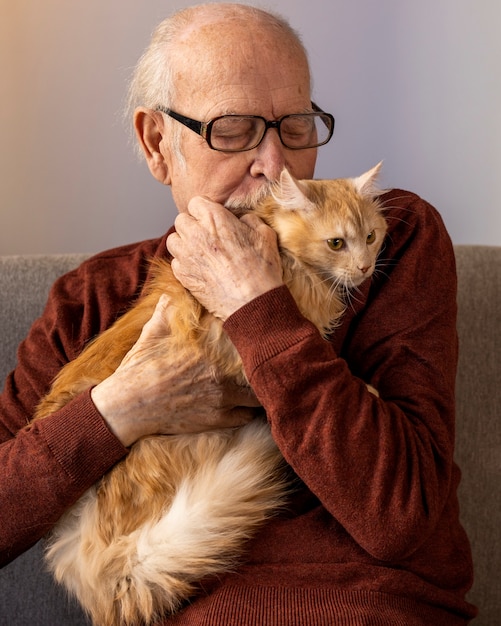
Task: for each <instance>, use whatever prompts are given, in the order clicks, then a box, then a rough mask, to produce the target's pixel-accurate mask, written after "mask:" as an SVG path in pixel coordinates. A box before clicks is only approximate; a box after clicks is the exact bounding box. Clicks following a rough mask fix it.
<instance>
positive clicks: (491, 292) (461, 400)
mask: <svg viewBox="0 0 501 626" xmlns="http://www.w3.org/2000/svg"><path fill="white" fill-rule="evenodd" d="M83 258H85V255H58V256H33V257H31V256H28V257H22V256H21V257H3V258H2V257H0V329H1V336H0V380H2V381H3V379H4V378H5V376H6V374H7V372H8V371H9V370H10V369H12V367H13V366H14V364H15V349H16V346H17V345H18V343H19V341H20V340H21V339H22V338H23V337H24V335H25V334H26V332H27V330H28V328H29V326H30V324H31V322H32V321H33V320H34V319H35V317H36V316H37V315H39V314H40V313H41V311H42V309H43V305H44V302H45V299H46V296H47V292H48V289H49V287H50V285H51V284H52V282H53V281H54V279H55V278H56V277H57V276H59V275H60V274H63V273H64V272H66V271H68V270H69V269H71V268H73V267H75V266H76V265H77V264H78V263H79V262H81V261H82V260H83ZM456 258H457V263H458V279H459V293H458V333H459V338H460V362H459V371H458V378H457V433H456V435H457V437H456V439H457V448H456V450H457V453H456V458H457V461H458V463H459V465H460V467H461V468H462V470H463V480H462V483H461V487H460V500H461V517H462V520H463V523H464V525H465V527H466V529H467V531H468V534H469V536H470V539H471V542H472V548H473V553H474V561H475V568H476V576H475V584H474V587H473V590H472V592H471V595H470V599H471V600H472V601H473V602H474V603H475V604H477V605H479V606H480V609H481V614H480V617H479V618H478V619H477V620H476V621H475V624H476V626H498V625H499V624H500V623H501V622H500V616H501V585H500V583H499V580H500V571H501V411H500V401H499V399H500V396H501V394H500V387H501V373H500V358H499V354H500V353H501V345H500V335H501V324H500V321H501V314H500V311H501V301H500V300H501V295H500V294H501V247H499V248H498V247H482V246H456ZM13 624H15V625H16V626H31V625H32V624H36V625H37V626H53V625H54V624H58V626H65V625H68V626H80V625H82V626H83V625H84V624H87V621H86V620H85V618H84V617H83V615H82V613H81V611H80V610H79V608H78V607H77V606H76V605H75V604H74V603H73V602H70V603H68V601H67V599H66V598H65V596H64V594H63V593H62V592H61V590H60V589H59V588H57V587H56V586H55V585H54V583H53V582H52V580H51V578H50V577H49V575H48V574H47V573H46V572H45V571H44V568H43V565H42V561H41V547H40V545H37V546H35V547H34V548H33V549H32V550H29V551H28V552H27V553H26V554H24V555H22V556H21V557H20V558H19V559H17V560H16V561H14V563H11V564H10V565H9V566H7V567H6V568H4V569H3V570H0V626H12V625H13Z"/></svg>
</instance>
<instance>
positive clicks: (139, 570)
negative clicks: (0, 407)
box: [35, 166, 386, 626]
mask: <svg viewBox="0 0 501 626" xmlns="http://www.w3.org/2000/svg"><path fill="white" fill-rule="evenodd" d="M378 170H379V167H378V166H377V167H376V168H374V169H373V170H371V171H370V172H369V173H368V174H366V175H364V177H359V178H358V179H353V180H349V181H345V180H335V181H301V182H297V181H294V180H293V179H292V177H290V175H289V174H288V173H287V172H286V171H284V172H283V174H282V177H281V181H280V183H278V184H277V185H276V186H275V188H274V191H273V194H272V196H270V197H269V198H267V199H265V200H264V201H263V202H261V203H259V205H258V206H257V207H255V208H254V209H253V211H254V212H255V213H256V214H257V215H258V216H260V217H261V218H262V219H263V220H264V221H266V222H267V223H268V224H269V225H270V226H272V227H273V228H275V230H276V231H277V233H278V238H279V244H280V250H281V256H282V262H283V267H284V281H285V283H286V284H287V285H288V287H289V289H290V290H291V293H292V295H293V296H294V298H295V299H296V302H297V303H298V306H299V308H300V310H301V311H302V313H303V314H304V315H305V316H306V317H308V318H309V319H310V320H311V321H312V322H313V323H314V324H315V325H316V326H317V328H318V329H319V330H320V332H322V333H323V334H324V336H327V335H328V333H330V332H331V331H332V329H333V328H334V327H335V326H336V324H337V323H338V322H339V319H340V317H341V315H342V313H343V311H344V308H345V302H344V299H343V296H342V293H343V290H344V289H345V288H349V287H351V286H357V285H358V284H360V282H361V281H362V280H364V279H365V278H367V277H368V276H370V275H371V274H372V271H373V269H374V264H375V260H376V256H377V253H378V251H379V249H380V246H381V243H382V240H383V237H384V234H385V232H386V225H385V221H384V218H383V217H382V215H381V213H380V210H379V206H378V204H377V201H376V200H375V199H374V194H375V189H374V187H373V181H374V178H375V177H376V175H377V172H378ZM368 187H369V188H370V189H369V188H368ZM368 229H370V230H368ZM371 231H376V233H377V242H376V243H374V244H371V245H370V246H369V245H367V242H366V237H367V234H368V232H371ZM335 238H342V239H345V240H346V246H345V247H346V248H348V249H347V250H340V251H333V250H332V249H331V248H330V247H329V246H328V245H327V243H326V241H327V240H330V239H335ZM350 248H351V250H350ZM338 252H339V253H338ZM353 257H356V258H355V259H354V258H353ZM357 259H358V261H357ZM360 259H363V261H361V260H360ZM368 259H370V263H371V270H370V272H369V271H368V270H366V271H365V273H363V275H362V274H361V273H360V271H358V274H357V270H356V266H357V263H358V264H359V265H360V263H361V262H363V263H364V267H366V266H367V263H369V260H368ZM154 265H155V271H154V277H153V279H152V281H151V283H150V284H149V285H148V287H147V290H146V292H145V294H144V296H143V297H142V298H141V300H140V301H139V302H138V303H137V304H136V305H135V306H134V307H133V308H132V309H131V310H130V311H128V312H127V313H126V314H125V315H124V316H123V317H122V318H120V319H119V320H118V321H117V322H116V323H115V324H114V325H113V326H112V327H111V328H109V329H108V330H107V331H105V332H104V333H103V334H102V335H100V336H99V337H98V338H97V339H96V340H95V341H93V342H92V343H91V344H90V345H89V346H88V347H87V348H86V349H85V350H84V351H83V353H82V354H81V355H80V356H79V357H78V358H77V359H76V360H75V361H73V362H71V363H69V364H68V365H66V366H65V367H64V368H63V369H62V370H61V372H60V374H59V375H58V377H57V378H56V380H55V381H54V384H53V386H52V388H51V390H50V392H49V394H48V395H47V396H46V397H45V398H44V399H43V400H42V402H41V403H40V405H39V407H38V410H37V412H36V415H35V419H42V418H43V417H45V416H47V415H50V414H51V413H52V412H54V411H56V410H57V409H59V408H60V407H62V406H64V405H65V404H66V403H67V402H69V400H70V399H71V398H72V397H74V396H75V395H77V394H78V393H80V392H82V391H84V390H86V389H88V388H89V387H90V386H92V385H96V384H98V383H99V382H100V381H101V380H103V379H104V378H106V377H107V376H109V375H110V374H111V373H112V372H113V371H114V370H115V369H116V368H117V367H118V365H119V364H120V362H121V360H122V359H123V357H124V356H125V354H126V353H127V352H128V350H129V349H130V348H131V347H132V346H133V344H134V343H135V342H136V341H137V339H138V337H139V334H140V332H141V329H142V327H143V326H144V324H145V323H146V322H147V321H148V319H149V318H150V317H151V315H152V313H153V309H154V308H155V305H156V303H157V301H158V299H159V297H160V295H161V294H164V293H166V294H168V296H169V298H170V300H171V303H172V306H171V307H170V317H169V325H170V330H171V334H170V336H169V337H168V338H166V339H162V342H161V344H160V343H159V346H158V350H160V351H162V352H163V353H164V354H165V355H166V357H167V358H168V354H174V352H176V353H179V351H186V353H195V354H198V355H200V356H201V357H203V358H205V359H206V360H207V361H208V362H209V363H210V364H211V367H213V369H214V372H215V373H217V375H218V376H224V377H225V378H232V379H234V380H235V381H236V382H238V383H239V384H247V381H246V378H245V375H244V373H243V369H242V363H241V360H240V357H239V355H238V353H237V352H236V350H235V348H234V347H233V344H232V343H231V342H230V340H229V339H228V337H227V336H226V335H225V333H224V332H223V329H222V323H221V322H220V320H217V319H216V318H214V317H213V316H211V315H210V314H209V313H208V312H207V311H206V310H204V309H203V308H202V307H201V305H200V304H199V303H198V302H197V301H196V300H195V299H194V298H193V297H192V296H191V295H190V294H189V293H188V292H187V291H186V290H185V289H184V288H183V287H182V286H181V285H180V284H179V283H178V282H177V280H176V279H175V278H174V276H173V274H172V271H171V268H170V264H169V263H168V262H167V261H165V260H157V261H154ZM338 285H340V286H341V287H342V289H338V288H337V286H338ZM289 489H290V485H289V484H288V481H287V472H286V470H285V463H284V461H283V459H282V456H281V454H280V452H279V450H278V449H277V448H276V446H275V444H274V442H273V440H272V438H271V435H270V431H269V428H268V426H267V424H266V421H265V420H261V419H256V420H254V421H253V422H252V423H250V424H248V425H247V426H244V427H242V428H239V429H236V430H222V431H214V432H207V433H202V434H200V435H179V436H171V437H161V436H158V437H146V438H144V439H141V440H140V441H138V442H137V443H136V444H134V445H133V446H132V448H131V451H130V453H129V455H128V456H127V458H126V459H125V460H124V461H122V462H121V463H119V464H118V465H117V466H116V467H114V468H113V469H112V470H111V471H110V472H109V473H108V474H107V475H106V476H105V477H104V478H103V479H102V480H101V481H100V483H99V484H98V485H96V486H95V487H93V488H91V489H90V490H88V491H87V492H86V493H85V494H84V495H83V496H82V498H81V499H80V500H79V501H78V502H77V503H76V504H75V505H74V506H73V507H72V508H71V509H70V510H69V511H68V512H67V513H66V514H65V515H64V516H63V517H62V518H61V520H60V521H59V522H58V524H57V526H56V528H55V529H54V530H53V532H52V535H51V538H50V544H49V547H48V551H47V560H48V563H49V565H50V567H51V570H52V571H53V573H54V575H55V577H56V578H57V580H59V581H60V582H62V583H63V584H64V585H65V586H66V587H67V588H68V590H69V591H70V592H72V593H73V594H74V595H75V596H76V597H77V598H78V599H79V601H80V602H81V604H82V606H83V607H84V608H85V609H86V610H87V611H88V613H89V614H90V616H91V618H92V620H93V622H94V624H96V625H99V626H113V625H115V624H125V625H127V626H132V625H134V624H143V623H146V624H149V623H151V622H152V621H153V620H154V619H155V618H157V617H158V616H160V615H162V614H163V613H166V612H174V611H176V610H177V609H179V607H180V606H181V605H182V603H183V602H184V601H186V599H187V598H189V597H190V595H191V594H193V592H194V588H195V587H194V585H195V584H196V583H197V582H198V581H199V580H200V579H202V578H203V577H204V576H207V575H211V574H215V573H218V572H221V571H224V570H225V569H227V568H229V567H231V566H232V565H233V564H234V563H235V562H236V560H237V559H238V556H239V555H240V554H241V551H242V549H243V544H244V542H245V541H246V539H248V538H249V537H250V536H252V534H253V533H254V532H255V531H256V529H257V528H258V527H259V526H260V525H261V524H262V523H263V522H264V521H265V520H266V519H267V518H268V517H269V516H270V515H273V514H274V513H275V512H276V511H277V509H279V508H280V507H281V506H283V505H284V503H285V501H286V496H287V493H288V491H289Z"/></svg>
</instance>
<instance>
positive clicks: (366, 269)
mask: <svg viewBox="0 0 501 626" xmlns="http://www.w3.org/2000/svg"><path fill="white" fill-rule="evenodd" d="M358 269H359V270H360V271H361V272H362V274H367V272H368V271H369V270H370V269H371V268H370V265H367V266H364V267H359V268H358Z"/></svg>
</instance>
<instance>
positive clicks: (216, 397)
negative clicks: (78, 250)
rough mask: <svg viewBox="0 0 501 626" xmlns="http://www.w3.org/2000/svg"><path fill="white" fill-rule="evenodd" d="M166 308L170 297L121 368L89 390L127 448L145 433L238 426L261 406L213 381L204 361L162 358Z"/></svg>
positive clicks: (166, 331)
mask: <svg viewBox="0 0 501 626" xmlns="http://www.w3.org/2000/svg"><path fill="white" fill-rule="evenodd" d="M167 307H168V299H167V298H166V297H162V298H161V299H160V301H159V303H158V305H157V307H156V309H155V312H154V313H153V316H152V318H151V319H150V321H149V322H148V323H147V324H145V326H144V328H143V331H142V333H141V336H140V337H139V339H138V341H137V343H136V344H135V345H134V346H133V347H132V349H131V350H130V351H129V352H128V354H127V355H126V356H125V357H124V359H123V361H122V363H121V364H120V366H119V367H118V368H117V370H116V371H115V372H114V373H113V374H112V375H111V376H110V377H109V378H107V379H105V380H103V381H102V382H101V383H100V384H99V385H97V386H96V387H94V389H93V390H92V392H91V397H92V400H93V402H94V404H95V406H96V408H97V410H98V411H99V412H100V414H101V415H102V416H103V418H104V420H105V421H106V422H107V424H108V427H109V428H110V430H111V431H112V432H113V433H114V434H115V435H116V436H117V437H118V438H119V439H120V441H121V442H122V443H123V444H124V445H125V446H130V445H132V444H133V443H134V442H135V441H137V440H138V439H139V438H140V437H143V436H146V435H161V434H164V435H175V434H181V433H197V432H203V431H206V430H211V429H215V428H226V427H235V426H241V425H243V424H246V423H247V422H249V421H250V420H251V419H252V418H253V417H254V416H255V410H254V409H255V408H256V407H258V406H259V403H258V401H257V399H256V397H255V396H254V394H253V393H252V391H251V390H250V389H248V388H246V387H238V386H237V385H235V384H230V383H227V382H226V383H225V382H224V381H222V382H218V381H215V380H214V378H213V377H212V376H211V373H210V369H209V367H208V366H207V364H206V363H204V362H200V361H197V360H196V359H195V358H193V359H191V360H189V359H187V358H186V354H182V355H173V354H172V351H170V352H169V355H168V359H167V358H166V355H165V353H164V352H163V351H162V349H161V345H162V342H161V339H162V338H166V337H167V336H168V334H169V332H170V331H169V326H168V322H167V319H168V315H167ZM159 340H160V341H159ZM176 356H177V357H178V358H177V359H175V357H176Z"/></svg>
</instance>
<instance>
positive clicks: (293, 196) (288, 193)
mask: <svg viewBox="0 0 501 626" xmlns="http://www.w3.org/2000/svg"><path fill="white" fill-rule="evenodd" d="M271 194H272V196H273V198H274V199H275V201H276V202H278V204H279V205H280V206H282V207H283V208H285V209H291V210H293V209H296V210H304V209H307V208H309V207H310V206H311V201H310V200H308V198H307V197H306V195H305V194H304V192H303V190H302V188H301V183H300V182H299V181H297V180H296V179H295V178H294V177H293V176H292V175H291V174H290V172H289V171H288V170H287V169H286V168H285V167H284V169H283V170H282V172H281V174H280V180H279V181H278V182H277V183H276V184H275V185H274V186H273V189H272V192H271Z"/></svg>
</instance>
